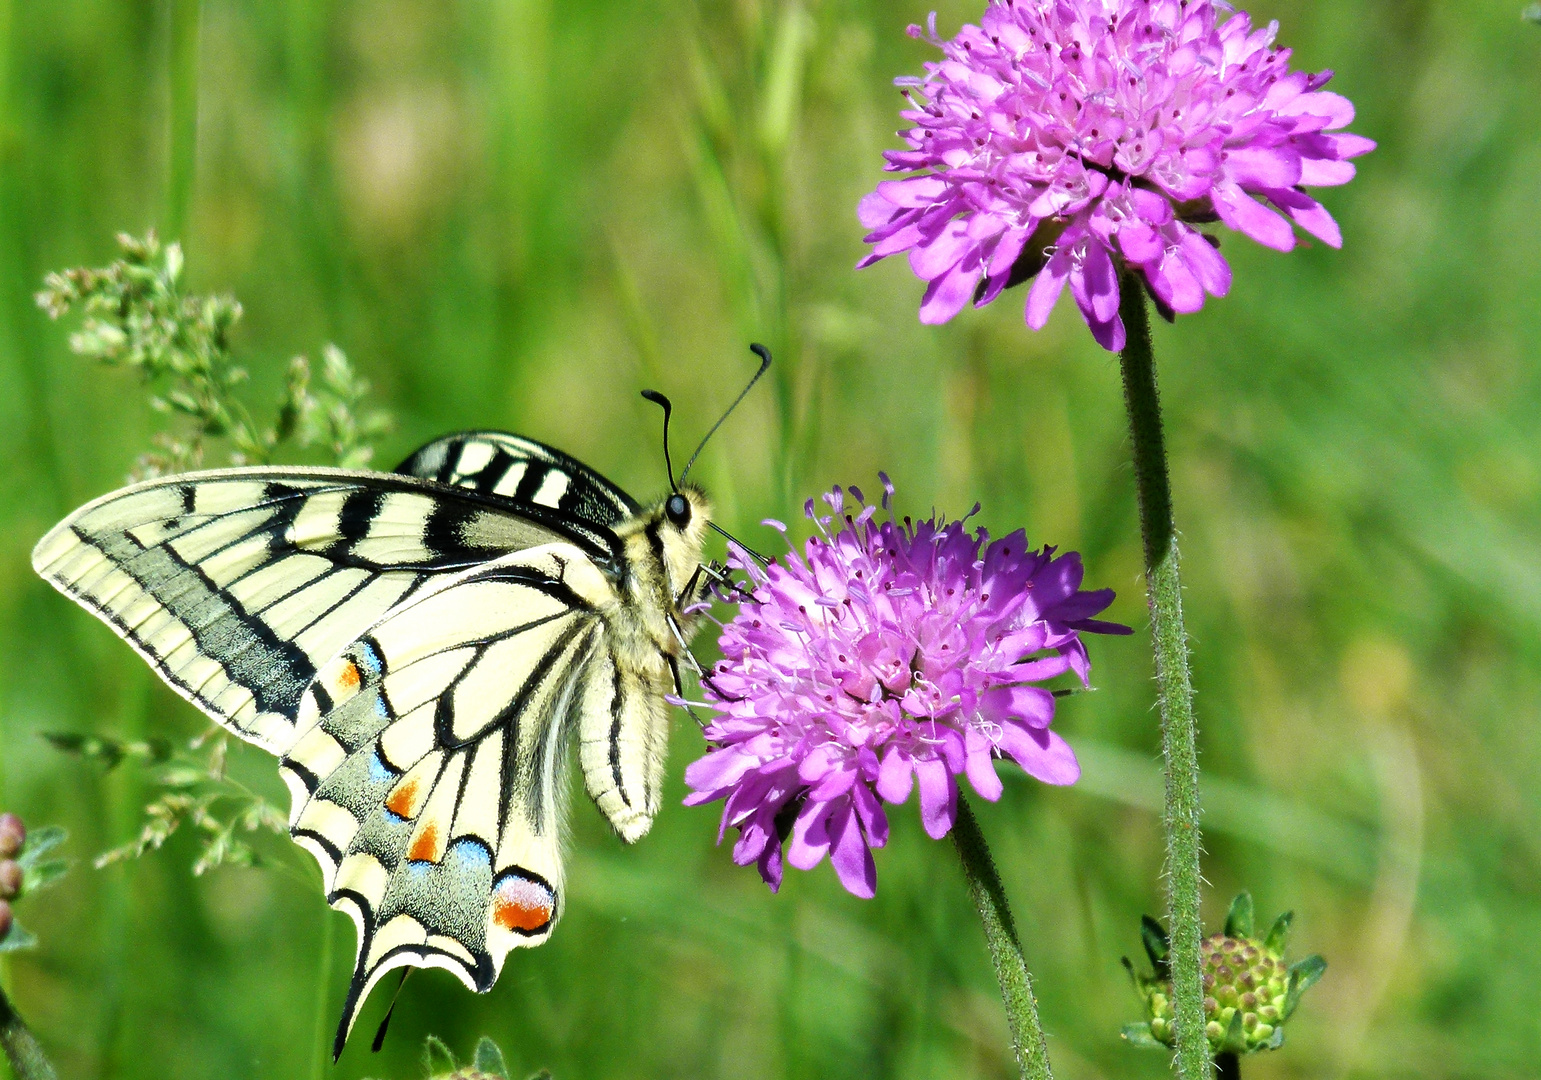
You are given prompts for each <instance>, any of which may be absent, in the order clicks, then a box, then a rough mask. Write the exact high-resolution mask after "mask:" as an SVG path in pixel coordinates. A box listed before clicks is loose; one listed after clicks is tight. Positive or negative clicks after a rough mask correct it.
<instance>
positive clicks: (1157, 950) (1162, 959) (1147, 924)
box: [1140, 915, 1172, 979]
mask: <svg viewBox="0 0 1541 1080" xmlns="http://www.w3.org/2000/svg"><path fill="white" fill-rule="evenodd" d="M1140 941H1141V942H1142V943H1143V944H1144V945H1145V955H1146V956H1149V957H1150V963H1151V966H1152V967H1154V968H1155V969H1156V977H1157V978H1160V979H1168V978H1171V968H1170V967H1169V966H1168V965H1167V957H1168V956H1170V955H1171V953H1172V943H1171V941H1170V940H1169V939H1168V938H1167V936H1166V930H1165V929H1164V928H1163V927H1162V925H1161V924H1160V923H1158V922H1157V921H1156V920H1155V919H1153V918H1151V917H1150V916H1149V915H1141V916H1140Z"/></svg>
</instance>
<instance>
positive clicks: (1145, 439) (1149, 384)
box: [1118, 274, 1209, 1080]
mask: <svg viewBox="0 0 1541 1080" xmlns="http://www.w3.org/2000/svg"><path fill="white" fill-rule="evenodd" d="M1119 314H1120V315H1121V316H1122V317H1123V320H1124V329H1125V330H1126V331H1127V333H1128V342H1127V344H1126V345H1125V346H1124V351H1123V352H1121V353H1119V354H1118V361H1119V366H1120V367H1121V368H1122V370H1123V376H1124V406H1125V408H1126V409H1127V410H1128V413H1129V442H1130V445H1131V448H1132V450H1133V454H1134V480H1135V487H1136V488H1137V490H1138V491H1139V500H1140V532H1141V534H1142V535H1143V537H1144V541H1145V588H1146V598H1147V600H1148V602H1149V604H1150V623H1151V637H1152V639H1153V644H1154V647H1155V654H1156V692H1157V699H1158V702H1159V704H1160V706H1161V753H1162V756H1163V758H1164V759H1165V761H1166V799H1165V810H1164V813H1163V821H1162V824H1163V825H1164V827H1165V829H1166V877H1167V890H1168V891H1167V914H1168V917H1169V925H1170V926H1171V943H1172V952H1171V965H1172V996H1173V1002H1172V1006H1173V1012H1174V1014H1175V1015H1174V1021H1175V1023H1176V1028H1177V1075H1178V1077H1180V1078H1181V1080H1205V1078H1207V1077H1208V1076H1209V1044H1208V1040H1206V1039H1205V1037H1204V986H1203V982H1202V980H1201V977H1200V972H1199V941H1200V939H1201V938H1202V937H1203V930H1202V928H1201V926H1200V923H1199V758H1198V725H1197V723H1196V722H1195V721H1194V718H1193V687H1192V684H1191V683H1190V682H1189V677H1188V635H1187V632H1186V631H1185V630H1184V629H1183V615H1182V586H1181V585H1180V584H1179V582H1178V579H1177V531H1176V529H1174V528H1173V526H1172V488H1171V484H1170V483H1169V481H1168V479H1167V471H1166V445H1165V441H1164V439H1163V436H1162V431H1161V400H1160V397H1159V395H1158V394H1157V392H1156V364H1155V360H1154V358H1153V356H1152V355H1151V348H1150V317H1149V316H1148V315H1147V313H1146V308H1145V287H1144V284H1143V282H1141V281H1140V280H1139V279H1138V278H1136V277H1134V276H1133V275H1128V274H1126V275H1125V276H1124V280H1123V283H1122V299H1121V301H1120V303H1119Z"/></svg>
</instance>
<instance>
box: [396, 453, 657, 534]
mask: <svg viewBox="0 0 1541 1080" xmlns="http://www.w3.org/2000/svg"><path fill="white" fill-rule="evenodd" d="M396 471H397V472H398V473H403V474H405V475H407V476H417V477H421V478H423V479H425V480H433V481H435V482H437V483H440V484H448V485H450V486H452V487H458V488H467V489H469V490H472V491H476V492H479V493H481V494H483V495H487V496H491V497H494V498H500V499H508V500H510V501H512V502H516V503H519V504H521V505H523V506H539V507H544V508H546V509H549V510H555V511H557V512H558V513H560V514H563V515H565V516H567V517H570V518H575V519H577V520H579V521H583V522H587V523H588V524H590V525H596V526H599V527H601V528H605V529H611V528H614V527H615V525H616V524H617V523H618V522H620V521H622V520H624V519H625V518H628V517H631V516H633V515H634V514H636V513H637V512H638V510H639V509H640V507H639V506H638V504H637V502H636V500H635V499H633V498H632V497H631V496H630V495H628V494H626V492H624V491H622V490H621V489H620V488H619V487H617V486H616V485H615V484H612V483H611V482H610V481H609V480H606V479H605V478H604V477H603V476H601V475H600V474H599V473H597V472H595V471H594V470H593V469H591V468H589V467H588V466H587V465H584V464H583V463H582V462H580V461H578V460H577V459H575V458H573V457H570V456H569V455H567V454H564V453H562V451H560V450H557V449H556V448H554V447H551V446H547V445H546V444H545V443H541V442H536V441H535V440H534V439H527V438H525V437H524V436H522V435H512V434H509V433H508V432H504V431H463V432H460V433H458V434H455V435H445V436H443V437H442V438H438V439H435V440H434V441H433V442H431V443H429V444H427V445H426V446H423V447H421V448H419V449H418V450H417V451H416V452H414V453H413V454H412V455H411V456H410V457H408V458H407V459H406V460H405V461H403V462H402V463H401V464H400V465H398V466H397V467H396Z"/></svg>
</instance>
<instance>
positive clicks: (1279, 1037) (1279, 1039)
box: [1263, 1024, 1284, 1050]
mask: <svg viewBox="0 0 1541 1080" xmlns="http://www.w3.org/2000/svg"><path fill="white" fill-rule="evenodd" d="M1283 1045H1284V1025H1283V1024H1275V1025H1274V1029H1273V1034H1272V1035H1270V1036H1268V1041H1267V1042H1265V1043H1264V1044H1263V1049H1264V1050H1277V1049H1279V1047H1281V1046H1283Z"/></svg>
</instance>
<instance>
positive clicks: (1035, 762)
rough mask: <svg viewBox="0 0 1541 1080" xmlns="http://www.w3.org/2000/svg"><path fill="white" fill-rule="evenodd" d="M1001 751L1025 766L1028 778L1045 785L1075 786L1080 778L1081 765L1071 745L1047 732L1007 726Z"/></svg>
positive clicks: (1041, 729)
mask: <svg viewBox="0 0 1541 1080" xmlns="http://www.w3.org/2000/svg"><path fill="white" fill-rule="evenodd" d="M1001 749H1003V750H1005V751H1006V753H1008V754H1010V755H1011V759H1012V760H1013V761H1015V762H1016V763H1017V764H1018V765H1020V766H1022V771H1023V772H1025V773H1027V775H1029V776H1032V777H1035V778H1037V779H1039V780H1042V781H1043V782H1044V783H1045V784H1057V785H1065V784H1073V783H1075V782H1076V781H1077V780H1079V779H1080V778H1081V765H1080V763H1079V762H1077V761H1076V757H1075V751H1073V750H1071V749H1070V744H1069V743H1067V742H1066V741H1065V740H1064V739H1062V738H1060V737H1059V736H1058V735H1056V734H1055V733H1054V732H1052V731H1050V730H1049V729H1047V728H1031V729H1030V728H1025V727H1019V726H1017V725H1015V724H1008V725H1006V727H1005V729H1004V732H1003V733H1002V736H1001Z"/></svg>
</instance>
